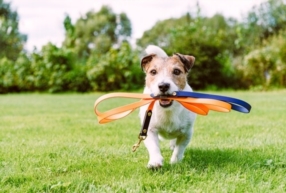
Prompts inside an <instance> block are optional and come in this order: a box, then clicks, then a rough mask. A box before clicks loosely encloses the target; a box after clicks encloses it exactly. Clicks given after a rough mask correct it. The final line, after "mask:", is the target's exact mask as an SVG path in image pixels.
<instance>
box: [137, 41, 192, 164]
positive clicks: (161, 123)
mask: <svg viewBox="0 0 286 193" xmlns="http://www.w3.org/2000/svg"><path fill="white" fill-rule="evenodd" d="M145 51H146V53H147V55H146V56H145V57H143V58H142V60H141V68H142V70H143V71H144V72H145V73H146V77H145V88H144V92H143V93H144V94H154V95H155V96H158V95H171V94H172V93H173V92H174V91H179V90H182V91H189V92H191V91H192V88H191V87H190V86H189V84H188V82H187V76H188V73H189V72H190V70H191V68H192V67H193V65H194V62H195V58H194V57H193V56H189V55H183V54H179V53H178V54H174V55H173V56H168V55H167V54H166V53H165V51H163V50H162V49H161V48H160V47H158V46H154V45H149V46H148V47H147V48H146V49H145ZM147 108H148V106H146V105H145V106H143V107H141V108H140V112H139V116H140V121H141V124H143V121H144V117H145V112H146V110H147ZM195 119H196V114H195V113H193V112H191V111H189V110H187V109H185V108H184V107H183V106H182V105H181V104H180V103H178V102H177V101H172V100H169V99H160V100H157V101H156V102H155V104H154V107H153V113H152V117H151V120H150V124H149V128H148V133H147V138H146V139H145V140H144V144H145V146H146V148H147V150H148V153H149V162H148V164H147V167H148V168H151V169H156V168H160V167H162V166H163V157H162V154H161V151H160V146H159V139H161V138H164V139H169V140H170V148H171V150H172V151H173V152H172V156H171V160H170V163H171V164H175V163H177V162H180V161H181V160H182V159H183V156H184V152H185V149H186V147H187V145H188V144H189V142H190V141H191V138H192V133H193V126H194V122H195Z"/></svg>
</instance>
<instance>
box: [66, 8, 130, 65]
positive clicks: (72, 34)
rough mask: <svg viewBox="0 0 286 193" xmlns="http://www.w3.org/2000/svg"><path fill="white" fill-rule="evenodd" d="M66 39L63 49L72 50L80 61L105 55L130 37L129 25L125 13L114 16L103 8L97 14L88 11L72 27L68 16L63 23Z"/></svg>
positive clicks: (110, 10)
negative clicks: (92, 55)
mask: <svg viewBox="0 0 286 193" xmlns="http://www.w3.org/2000/svg"><path fill="white" fill-rule="evenodd" d="M64 26H65V29H66V38H65V41H64V43H63V45H64V47H66V48H69V49H71V50H73V52H74V53H76V55H77V56H78V58H79V60H80V61H84V62H85V61H86V60H87V58H88V57H89V56H90V55H91V54H92V53H93V52H97V53H100V54H105V53H106V52H108V50H109V49H110V48H111V47H112V46H113V45H115V44H117V43H119V42H120V41H124V40H127V39H128V38H129V37H130V35H131V23H130V20H129V18H128V17H127V15H126V14H125V13H120V14H115V13H114V12H113V11H112V9H111V8H110V7H107V6H103V7H102V8H101V9H100V10H99V11H98V12H94V11H89V12H88V13H86V15H85V16H83V17H81V18H79V19H78V20H77V21H76V23H75V24H74V25H73V24H72V21H71V19H70V17H69V16H66V18H65V21H64Z"/></svg>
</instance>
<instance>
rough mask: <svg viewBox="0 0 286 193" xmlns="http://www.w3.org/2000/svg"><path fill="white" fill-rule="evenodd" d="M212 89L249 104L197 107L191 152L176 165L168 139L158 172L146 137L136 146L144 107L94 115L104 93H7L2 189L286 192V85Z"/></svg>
mask: <svg viewBox="0 0 286 193" xmlns="http://www.w3.org/2000/svg"><path fill="white" fill-rule="evenodd" d="M215 94H220V95H227V96H233V97H236V98H240V99H243V100H246V101H248V102H249V103H250V104H251V105H252V111H251V112H250V114H242V113H238V112H236V111H233V112H230V113H218V112H211V113H210V114H209V115H208V116H198V118H197V121H196V124H195V133H194V136H193V139H192V142H191V143H190V145H189V146H188V148H187V150H186V154H185V158H184V160H183V161H182V162H181V163H179V164H177V165H170V164H169V163H168V161H169V159H170V156H171V151H170V150H169V148H168V142H167V141H163V142H162V145H161V148H162V153H163V156H164V158H165V165H164V166H163V168H161V169H159V170H157V171H150V170H148V169H147V168H146V165H147V162H148V154H147V151H146V149H145V147H144V145H141V147H140V148H139V149H138V150H137V151H136V152H135V153H133V152H132V151H131V148H132V145H133V144H134V143H135V142H137V135H138V132H139V130H140V125H139V118H138V112H134V113H132V114H131V115H129V116H128V117H126V118H124V119H121V120H118V121H115V122H113V123H108V124H105V125H99V124H98V123H97V119H96V117H95V115H94V113H93V104H94V101H95V100H96V99H97V97H99V96H100V95H101V94H98V93H91V94H54V95H51V94H7V95H0V192H13V193H17V192H19V193H20V192H21V193H22V192H100V193H102V192H128V193H129V192H136V193H137V192H180V193H181V192H182V193H184V192H219V193H221V192H255V193H256V192H259V193H263V192H265V193H266V192H267V193H268V192H286V185H285V184H286V177H285V174H286V151H285V149H286V90H280V91H272V92H216V93H215ZM124 102H126V101H122V100H116V99H114V100H112V101H111V102H110V103H106V104H105V105H104V106H103V107H101V108H109V107H111V106H115V105H120V104H122V103H124Z"/></svg>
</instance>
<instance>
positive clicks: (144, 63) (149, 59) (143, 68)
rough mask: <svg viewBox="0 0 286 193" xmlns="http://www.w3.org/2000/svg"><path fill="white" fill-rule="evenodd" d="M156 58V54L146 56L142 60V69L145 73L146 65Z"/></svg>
mask: <svg viewBox="0 0 286 193" xmlns="http://www.w3.org/2000/svg"><path fill="white" fill-rule="evenodd" d="M154 56H155V54H150V55H148V56H145V57H144V58H142V60H141V69H142V70H143V71H145V67H146V64H148V63H149V62H151V61H152V59H153V57H154Z"/></svg>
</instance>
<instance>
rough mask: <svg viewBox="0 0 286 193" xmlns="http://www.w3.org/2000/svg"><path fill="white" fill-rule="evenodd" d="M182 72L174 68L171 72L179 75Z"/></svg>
mask: <svg viewBox="0 0 286 193" xmlns="http://www.w3.org/2000/svg"><path fill="white" fill-rule="evenodd" d="M181 73H182V72H181V70H179V69H174V71H173V74H175V75H180V74H181Z"/></svg>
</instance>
